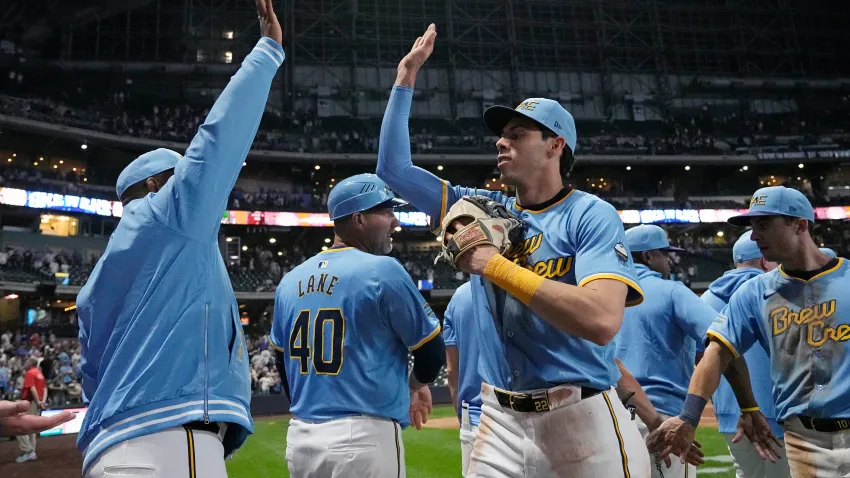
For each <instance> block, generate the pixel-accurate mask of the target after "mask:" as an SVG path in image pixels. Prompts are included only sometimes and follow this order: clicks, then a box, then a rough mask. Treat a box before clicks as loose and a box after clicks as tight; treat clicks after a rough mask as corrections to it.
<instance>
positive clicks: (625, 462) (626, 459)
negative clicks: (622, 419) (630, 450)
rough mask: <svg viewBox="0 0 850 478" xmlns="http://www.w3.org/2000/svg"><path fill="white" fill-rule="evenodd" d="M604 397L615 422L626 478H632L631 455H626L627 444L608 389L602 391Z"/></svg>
mask: <svg viewBox="0 0 850 478" xmlns="http://www.w3.org/2000/svg"><path fill="white" fill-rule="evenodd" d="M602 398H604V399H605V404H606V405H608V411H609V412H611V420H612V421H613V422H614V431H615V432H617V441H619V442H620V455H621V456H622V457H623V475H624V476H625V477H626V478H631V475H630V474H629V457H628V455H626V444H625V443H624V442H623V435H622V434H621V433H620V424H619V423H617V415H615V414H614V407H613V406H612V405H611V399H609V398H608V391H607V390H606V391H604V392H602Z"/></svg>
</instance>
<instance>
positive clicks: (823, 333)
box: [806, 320, 831, 347]
mask: <svg viewBox="0 0 850 478" xmlns="http://www.w3.org/2000/svg"><path fill="white" fill-rule="evenodd" d="M823 325H824V324H823V321H822V320H818V321H817V322H812V323H811V324H809V330H808V332H809V333H808V337H807V340H806V341H807V342H808V343H809V345H811V346H812V347H820V346H821V345H823V344H825V343H826V341H827V340H829V335H830V332H831V330H830V329H829V328H826V329H824V328H823ZM815 329H818V330H819V331H820V333H819V334H817V335H819V336H820V339H816V338H815V335H816V330H815Z"/></svg>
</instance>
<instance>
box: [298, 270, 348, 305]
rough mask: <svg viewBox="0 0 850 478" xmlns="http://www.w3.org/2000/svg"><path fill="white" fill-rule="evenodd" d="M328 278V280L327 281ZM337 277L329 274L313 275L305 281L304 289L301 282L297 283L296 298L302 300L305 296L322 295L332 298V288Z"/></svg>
mask: <svg viewBox="0 0 850 478" xmlns="http://www.w3.org/2000/svg"><path fill="white" fill-rule="evenodd" d="M329 277H330V280H329V279H328V278H329ZM338 280H339V277H337V276H334V275H330V274H313V275H311V276H310V278H309V279H307V285H306V287H304V284H303V283H302V282H303V281H300V280H299V281H298V298H299V299H300V298H302V297H304V296H305V295H307V294H314V293H322V294H327V295H328V296H332V295H333V293H334V286H335V285H336V283H337V281H338Z"/></svg>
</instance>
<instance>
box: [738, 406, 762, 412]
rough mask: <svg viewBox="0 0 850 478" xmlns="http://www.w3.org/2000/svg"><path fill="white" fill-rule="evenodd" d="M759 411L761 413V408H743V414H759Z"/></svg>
mask: <svg viewBox="0 0 850 478" xmlns="http://www.w3.org/2000/svg"><path fill="white" fill-rule="evenodd" d="M757 411H759V407H750V408H742V409H741V412H743V413H750V412H757Z"/></svg>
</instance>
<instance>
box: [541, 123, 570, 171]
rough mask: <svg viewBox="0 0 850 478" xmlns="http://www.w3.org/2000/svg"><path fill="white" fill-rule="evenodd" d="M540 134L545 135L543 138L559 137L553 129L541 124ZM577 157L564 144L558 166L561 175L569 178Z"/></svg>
mask: <svg viewBox="0 0 850 478" xmlns="http://www.w3.org/2000/svg"><path fill="white" fill-rule="evenodd" d="M540 134H541V135H542V136H543V139H549V138H557V137H558V134H557V133H555V132H554V131H552V130H551V129H549V128H546V127H544V126H542V125H540ZM575 163H576V158H575V156H573V151H572V150H571V149H570V147H569V146H567V145H566V144H565V145H564V150H563V151H561V162H560V165H559V167H558V170H559V171H560V173H561V177H562V178H564V179H567V178H568V177H570V173H571V172H572V170H573V166H575Z"/></svg>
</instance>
